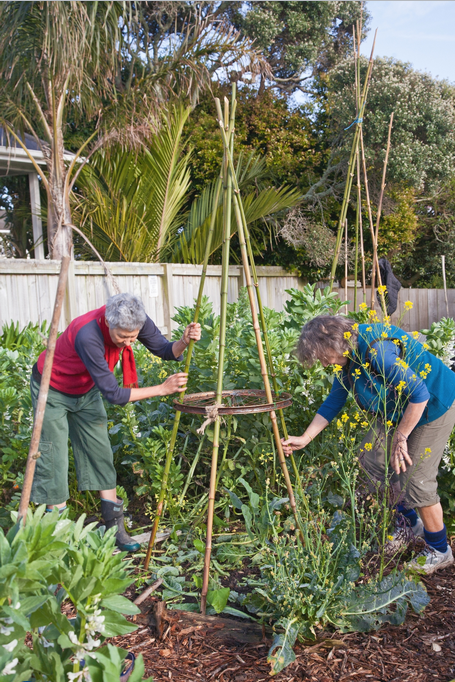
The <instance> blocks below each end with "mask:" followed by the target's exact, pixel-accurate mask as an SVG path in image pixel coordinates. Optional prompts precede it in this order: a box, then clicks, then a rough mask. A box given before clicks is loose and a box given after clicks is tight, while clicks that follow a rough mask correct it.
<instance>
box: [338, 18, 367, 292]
mask: <svg viewBox="0 0 455 682" xmlns="http://www.w3.org/2000/svg"><path fill="white" fill-rule="evenodd" d="M376 35H377V29H376V33H375V34H374V40H373V47H372V48H371V54H370V61H369V62H368V69H367V74H366V78H365V83H364V85H363V90H362V97H361V102H360V108H359V115H358V117H357V118H356V121H355V123H356V128H355V133H354V139H353V140H352V147H351V154H350V157H349V163H348V174H347V178H346V184H345V188H344V195H343V202H342V204H341V212H340V218H339V221H338V231H337V239H336V245H335V257H334V259H333V263H332V271H331V274H330V289H331V290H332V288H333V283H334V281H335V273H336V269H337V265H338V254H339V252H340V245H341V241H342V237H343V230H344V221H345V220H346V215H347V211H348V205H349V197H350V194H351V187H352V179H353V177H354V172H353V166H354V159H355V154H356V149H357V146H358V144H359V138H360V132H361V130H362V122H363V113H364V111H365V105H366V101H367V95H368V89H369V86H370V79H371V72H372V69H373V53H374V48H375V44H376Z"/></svg>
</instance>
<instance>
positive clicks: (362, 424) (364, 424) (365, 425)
mask: <svg viewBox="0 0 455 682" xmlns="http://www.w3.org/2000/svg"><path fill="white" fill-rule="evenodd" d="M360 426H363V428H364V429H366V428H367V426H368V422H362V423H361V424H360Z"/></svg>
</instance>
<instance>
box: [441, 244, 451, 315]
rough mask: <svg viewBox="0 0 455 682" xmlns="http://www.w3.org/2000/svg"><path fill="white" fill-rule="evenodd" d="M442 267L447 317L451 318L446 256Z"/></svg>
mask: <svg viewBox="0 0 455 682" xmlns="http://www.w3.org/2000/svg"><path fill="white" fill-rule="evenodd" d="M441 266H442V282H443V285H444V298H445V301H446V313H447V317H449V301H448V298H447V280H446V257H445V256H441Z"/></svg>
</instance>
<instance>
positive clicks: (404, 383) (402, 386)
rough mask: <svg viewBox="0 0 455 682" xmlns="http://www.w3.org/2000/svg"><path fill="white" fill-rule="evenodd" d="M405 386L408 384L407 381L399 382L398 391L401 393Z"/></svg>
mask: <svg viewBox="0 0 455 682" xmlns="http://www.w3.org/2000/svg"><path fill="white" fill-rule="evenodd" d="M405 386H406V381H400V383H399V384H398V386H397V391H398V393H401V391H402V390H403V388H404V387H405Z"/></svg>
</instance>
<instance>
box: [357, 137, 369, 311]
mask: <svg viewBox="0 0 455 682" xmlns="http://www.w3.org/2000/svg"><path fill="white" fill-rule="evenodd" d="M357 215H358V223H359V238H360V259H361V262H362V294H363V302H364V303H365V302H366V298H367V286H366V273H365V249H364V245H363V220H362V186H361V181H360V154H359V150H357ZM356 221H357V216H356ZM356 229H357V228H356ZM356 289H357V284H356Z"/></svg>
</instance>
